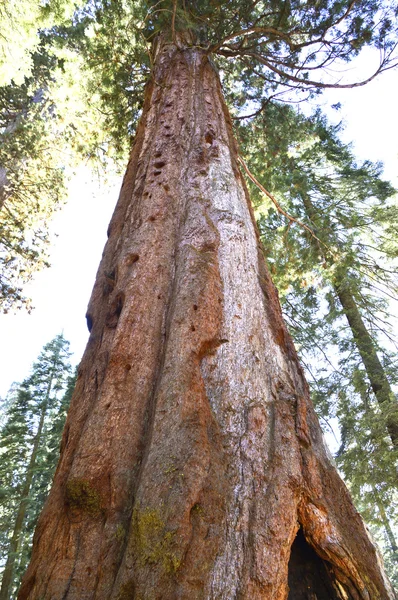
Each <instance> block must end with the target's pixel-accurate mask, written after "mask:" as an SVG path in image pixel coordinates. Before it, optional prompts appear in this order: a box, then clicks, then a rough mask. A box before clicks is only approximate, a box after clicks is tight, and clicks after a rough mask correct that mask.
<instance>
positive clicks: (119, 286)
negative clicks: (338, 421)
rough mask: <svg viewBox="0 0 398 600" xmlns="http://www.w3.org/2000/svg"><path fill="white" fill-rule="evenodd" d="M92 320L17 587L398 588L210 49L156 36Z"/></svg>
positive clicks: (302, 592) (343, 591)
mask: <svg viewBox="0 0 398 600" xmlns="http://www.w3.org/2000/svg"><path fill="white" fill-rule="evenodd" d="M87 320H88V323H89V327H90V328H91V335H90V340H89V343H88V347H87V350H86V353H85V355H84V358H83V361H82V363H81V367H80V374H79V378H78V381H77V386H76V390H75V394H74V397H73V399H72V405H71V409H70V412H69V416H68V420H67V424H66V428H65V431H64V436H63V442H62V451H61V460H60V463H59V465H58V469H57V473H56V476H55V480H54V485H53V488H52V491H51V494H50V497H49V500H48V501H47V504H46V506H45V508H44V511H43V513H42V515H41V518H40V521H39V524H38V527H37V530H36V534H35V540H34V547H33V555H32V561H31V564H30V567H29V569H28V572H27V574H26V575H25V578H24V582H23V585H22V588H21V591H20V594H19V600H25V599H28V598H29V599H30V600H33V599H35V600H39V599H40V600H61V599H62V600H72V599H73V600H86V599H87V600H88V599H90V600H94V599H95V600H109V599H111V600H125V599H126V600H127V599H131V600H132V599H135V600H138V599H140V600H157V599H159V600H168V599H170V600H171V599H177V598H179V599H187V600H188V599H189V600H194V599H199V598H200V599H220V600H221V599H224V600H232V599H234V598H236V599H238V598H239V599H240V600H244V599H246V600H249V599H250V600H257V599H260V598H261V599H269V600H281V599H283V598H287V597H289V598H290V599H299V598H300V599H301V598H302V599H306V598H308V599H309V598H315V597H316V598H318V600H320V599H338V598H341V599H343V598H344V599H355V600H358V599H367V600H370V599H372V600H375V599H377V598H379V599H383V600H384V599H392V598H394V593H393V591H392V589H391V587H390V586H389V583H388V582H387V581H386V579H385V578H384V576H383V571H382V568H381V566H380V564H379V561H378V557H377V554H376V551H375V548H374V546H373V545H372V543H371V541H370V540H369V538H368V536H367V533H366V531H365V528H364V526H363V524H362V522H361V519H360V517H359V515H358V514H357V512H356V511H355V509H354V507H353V505H352V502H351V500H350V497H349V495H348V492H347V490H346V488H345V487H344V485H343V483H342V482H341V480H340V478H339V477H338V475H337V472H336V470H335V468H334V467H333V466H332V464H331V463H330V460H329V458H328V456H327V452H326V450H325V448H324V445H323V441H322V434H321V431H320V428H319V424H318V420H317V418H316V416H315V414H314V410H313V408H312V406H311V403H310V400H309V395H308V388H307V385H306V383H305V381H304V378H303V373H302V370H301V368H300V365H299V363H298V361H297V357H296V353H295V351H294V347H293V345H292V342H291V340H290V338H289V336H288V334H287V332H286V328H285V325H284V323H283V321H282V317H281V311H280V307H279V303H278V299H277V294H276V292H275V289H274V287H273V284H272V282H271V281H270V278H269V275H268V273H267V270H266V267H265V263H264V258H263V256H262V251H261V248H260V245H259V240H258V236H257V232H256V226H255V222H254V219H253V215H252V212H251V208H250V201H249V198H248V195H247V190H246V187H245V184H244V182H243V179H242V176H241V174H240V172H239V169H238V165H237V161H236V148H235V143H234V140H233V137H232V133H231V125H230V120H229V116H228V112H227V109H226V107H225V104H224V102H223V98H222V93H221V88H220V83H219V79H218V76H217V73H216V71H215V69H214V67H213V66H212V64H211V61H210V60H209V58H208V57H207V56H206V54H205V53H204V52H202V51H201V50H199V49H195V48H186V49H178V48H177V47H176V46H174V45H172V44H166V45H163V46H162V47H160V48H159V50H158V53H157V56H156V62H155V70H154V75H153V80H152V83H151V84H150V85H149V86H148V88H147V92H146V100H145V106H144V111H143V116H142V119H141V123H140V126H139V128H138V132H137V136H136V139H135V143H134V148H133V151H132V155H131V159H130V162H129V165H128V169H127V173H126V176H125V180H124V183H123V187H122V191H121V195H120V199H119V203H118V205H117V207H116V210H115V214H114V216H113V219H112V221H111V224H110V227H109V240H108V243H107V245H106V247H105V251H104V255H103V259H102V262H101V265H100V268H99V271H98V276H97V280H96V283H95V287H94V291H93V295H92V298H91V301H90V305H89V310H88V315H87ZM289 559H290V560H289ZM289 583H290V588H291V589H290V592H289Z"/></svg>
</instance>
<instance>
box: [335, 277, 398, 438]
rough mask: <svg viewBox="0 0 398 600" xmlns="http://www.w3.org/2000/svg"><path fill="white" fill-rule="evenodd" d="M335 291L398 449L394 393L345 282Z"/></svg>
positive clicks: (337, 283) (336, 282)
mask: <svg viewBox="0 0 398 600" xmlns="http://www.w3.org/2000/svg"><path fill="white" fill-rule="evenodd" d="M334 289H335V292H336V294H337V297H338V299H339V300H340V303H341V306H342V307H343V310H344V314H345V315H346V317H347V321H348V323H349V325H350V328H351V331H352V335H353V338H354V342H355V344H356V346H357V348H358V352H359V354H360V356H361V359H362V362H363V365H364V367H365V369H366V374H367V376H368V378H369V381H370V384H371V386H372V390H373V392H374V394H375V396H376V399H377V402H378V404H379V406H380V408H381V410H382V413H383V414H384V416H385V419H386V427H387V431H388V433H389V436H390V438H391V441H392V443H393V444H394V446H398V407H397V400H396V397H395V395H394V392H393V391H392V389H391V386H390V383H389V381H388V379H387V377H386V374H385V372H384V369H383V365H382V364H381V362H380V360H379V357H378V356H377V352H376V349H375V346H374V343H373V340H372V337H371V335H370V334H369V332H368V330H367V328H366V325H365V323H364V321H363V319H362V317H361V313H360V312H359V310H358V306H357V304H356V302H355V298H354V296H353V295H352V293H351V291H350V289H349V287H348V285H347V282H346V281H344V279H340V278H338V277H336V280H335V281H334Z"/></svg>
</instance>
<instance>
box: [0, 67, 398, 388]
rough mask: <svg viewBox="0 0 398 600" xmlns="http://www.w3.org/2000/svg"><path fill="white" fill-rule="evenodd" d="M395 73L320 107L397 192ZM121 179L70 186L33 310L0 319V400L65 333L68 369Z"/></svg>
mask: <svg viewBox="0 0 398 600" xmlns="http://www.w3.org/2000/svg"><path fill="white" fill-rule="evenodd" d="M397 92H398V72H397V70H395V71H388V72H386V73H384V74H382V75H381V76H379V77H378V78H377V79H376V80H375V81H373V82H372V83H370V84H368V85H367V86H365V87H361V88H355V89H350V90H333V91H330V92H328V93H327V94H326V95H324V99H323V100H322V101H321V102H323V104H324V108H325V109H326V110H327V111H328V113H329V110H328V107H330V106H331V105H332V104H335V103H337V102H340V103H341V104H342V109H341V110H340V111H339V113H337V114H336V113H335V112H333V111H330V114H331V115H334V119H335V120H336V119H343V120H344V121H345V123H346V129H345V132H344V134H343V138H344V140H345V141H346V142H350V141H353V142H354V149H355V153H356V155H357V156H358V157H359V158H361V159H370V160H373V161H377V160H382V161H383V162H384V164H385V176H386V177H387V178H388V179H390V180H391V181H392V182H393V183H394V184H395V185H396V186H398V177H397V174H398V168H397V167H398V110H397V108H396V102H397V101H396V98H397ZM120 185H121V179H117V180H116V179H114V180H113V181H112V182H111V184H110V185H109V186H108V188H106V189H99V187H98V183H92V182H90V180H89V174H88V173H87V172H86V171H85V170H84V169H82V170H81V171H79V173H78V174H77V176H76V177H75V178H74V179H73V180H72V182H71V185H70V193H69V200H68V204H67V206H66V207H65V208H64V209H63V210H62V211H61V212H60V213H59V214H58V215H57V217H56V219H55V220H54V223H53V231H54V232H56V233H57V234H58V237H57V238H56V239H55V241H54V245H53V248H52V253H51V262H52V265H53V266H52V268H51V269H48V270H46V271H43V272H42V273H40V274H38V275H37V276H36V278H35V281H34V283H33V284H31V285H30V286H29V287H28V288H27V289H26V293H27V294H28V295H30V296H31V298H32V299H33V305H34V306H35V310H34V311H33V312H32V314H30V315H28V314H26V313H25V312H23V311H20V312H19V313H18V314H16V315H13V314H8V315H0V340H1V343H0V396H1V397H4V395H5V394H6V393H7V391H8V389H9V387H10V385H11V384H12V382H13V381H21V380H22V379H24V378H25V377H26V376H27V375H28V374H29V371H30V368H31V364H32V362H33V361H34V360H35V359H36V357H37V355H38V354H39V352H40V350H41V348H42V347H43V345H44V344H45V343H47V342H49V341H50V340H51V339H52V338H53V337H54V336H55V335H57V334H58V333H60V332H61V331H63V332H64V335H65V337H66V338H67V339H68V340H69V341H70V342H71V350H72V351H73V353H74V355H73V358H72V360H73V362H74V363H77V362H78V361H79V359H80V357H81V355H82V353H83V351H84V347H85V344H86V342H87V337H88V332H87V327H86V322H85V312H86V307H87V303H88V300H89V297H90V293H91V289H92V286H93V283H94V278H95V274H96V270H97V267H98V264H99V261H100V258H101V253H102V249H103V246H104V244H105V241H106V230H107V225H108V222H109V220H110V217H111V214H112V211H113V208H114V205H115V203H116V200H117V197H118V193H119V188H120Z"/></svg>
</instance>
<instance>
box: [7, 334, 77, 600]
mask: <svg viewBox="0 0 398 600" xmlns="http://www.w3.org/2000/svg"><path fill="white" fill-rule="evenodd" d="M68 347H69V343H68V342H67V341H66V340H65V338H64V337H63V336H62V335H58V336H57V337H56V338H54V340H52V341H51V342H50V343H48V344H46V346H44V348H43V351H42V352H41V354H40V355H39V357H38V360H37V362H36V363H34V365H33V368H32V373H31V375H30V376H29V377H28V378H26V379H25V380H24V381H23V382H22V384H21V385H19V386H14V388H13V390H12V395H11V397H10V399H9V407H8V409H7V412H6V415H5V424H4V426H3V428H2V430H1V432H0V448H1V458H2V460H1V466H0V472H1V481H2V488H1V496H2V508H1V513H0V539H1V557H2V562H3V561H4V563H5V566H4V570H3V573H2V584H1V590H0V598H2V599H4V600H9V599H10V598H14V597H15V592H16V590H17V589H18V586H19V581H20V577H21V575H22V574H23V572H24V570H25V568H26V564H27V561H28V559H29V553H30V545H31V540H32V535H33V530H34V527H35V525H36V521H37V518H38V515H39V512H40V510H41V507H42V505H43V502H44V500H45V498H46V496H47V494H48V490H49V487H50V485H51V480H52V476H53V473H54V470H55V466H56V463H57V460H58V453H59V442H60V437H61V433H62V428H63V424H64V421H65V417H66V411H67V408H68V405H69V401H70V396H71V393H72V391H73V385H74V379H75V378H74V377H72V376H71V375H70V373H71V367H70V363H69V356H70V354H69V352H68Z"/></svg>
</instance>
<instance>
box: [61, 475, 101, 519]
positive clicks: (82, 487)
mask: <svg viewBox="0 0 398 600" xmlns="http://www.w3.org/2000/svg"><path fill="white" fill-rule="evenodd" d="M66 500H67V502H68V504H69V506H70V507H71V508H75V509H76V508H77V509H79V510H82V511H84V512H86V513H88V514H89V515H91V516H92V517H98V516H99V515H100V514H101V513H102V502H101V496H100V495H99V493H98V492H97V490H96V489H94V488H93V487H92V486H91V485H90V483H89V482H88V481H86V480H85V479H70V480H69V481H68V483H67V485H66Z"/></svg>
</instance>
